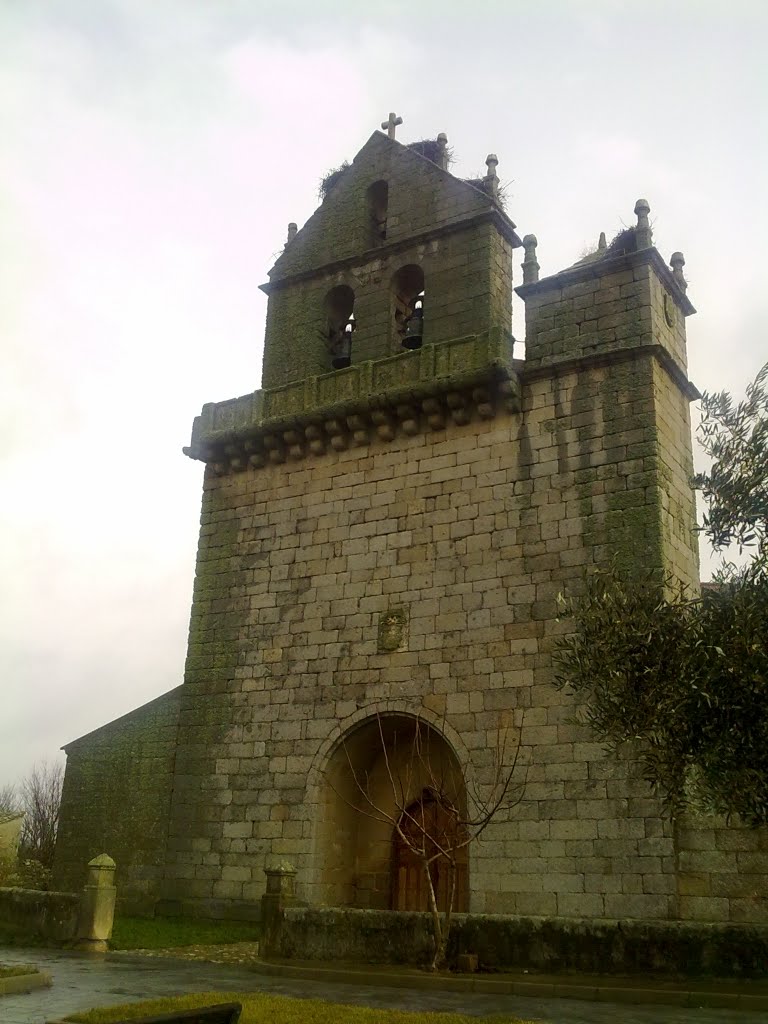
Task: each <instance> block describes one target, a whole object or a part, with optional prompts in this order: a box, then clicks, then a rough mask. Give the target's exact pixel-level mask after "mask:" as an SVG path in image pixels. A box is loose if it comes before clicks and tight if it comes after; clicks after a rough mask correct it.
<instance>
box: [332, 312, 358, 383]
mask: <svg viewBox="0 0 768 1024" xmlns="http://www.w3.org/2000/svg"><path fill="white" fill-rule="evenodd" d="M354 330H355V317H354V315H352V316H351V317H350V318H349V320H347V322H346V324H345V325H344V329H343V330H342V331H339V334H338V340H337V343H336V351H335V352H334V354H333V358H332V359H331V365H332V366H333V368H334V370H343V369H345V367H347V366H349V365H350V364H351V362H352V335H353V333H354Z"/></svg>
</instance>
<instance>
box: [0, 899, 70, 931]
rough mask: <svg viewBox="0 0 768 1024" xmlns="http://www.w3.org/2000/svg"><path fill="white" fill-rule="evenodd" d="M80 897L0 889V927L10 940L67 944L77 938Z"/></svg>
mask: <svg viewBox="0 0 768 1024" xmlns="http://www.w3.org/2000/svg"><path fill="white" fill-rule="evenodd" d="M79 913H80V895H79V894H78V893H74V892H42V891H39V890H37V889H2V888H0V923H1V924H2V925H3V926H4V927H6V928H7V929H8V930H9V931H11V932H13V934H14V936H18V937H20V938H23V937H27V936H28V937H29V938H41V939H49V940H52V941H54V942H70V941H72V940H73V939H75V938H77V925H78V918H79Z"/></svg>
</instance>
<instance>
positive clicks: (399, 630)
mask: <svg viewBox="0 0 768 1024" xmlns="http://www.w3.org/2000/svg"><path fill="white" fill-rule="evenodd" d="M407 642H408V610H407V609H406V608H403V607H402V606H401V607H398V608H388V609H387V611H385V612H382V613H381V615H380V616H379V642H378V651H379V653H386V652H387V651H399V650H400V649H401V648H403V647H405V645H406V644H407Z"/></svg>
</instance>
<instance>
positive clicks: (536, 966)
mask: <svg viewBox="0 0 768 1024" xmlns="http://www.w3.org/2000/svg"><path fill="white" fill-rule="evenodd" d="M431 949H432V933H431V920H430V918H429V915H428V914H421V913H401V912H396V911H376V910H341V909H337V910H320V909H311V908H299V907H289V908H287V909H285V910H284V911H283V912H282V915H281V920H280V923H279V926H278V927H277V928H276V929H275V931H274V934H273V938H272V949H271V950H270V954H271V955H274V956H278V957H284V958H287V959H292V958H296V959H303V960H348V961H365V962H367V963H411V964H414V963H423V962H425V961H427V959H428V957H429V956H430V953H431ZM458 953H477V954H478V956H479V958H480V964H481V967H486V968H490V969H495V968H505V967H513V968H528V969H531V970H536V971H545V972H546V971H581V972H586V973H594V974H645V975H647V974H657V975H680V976H702V975H709V976H722V977H755V978H756V977H765V976H768V928H764V927H754V926H748V925H746V926H745V925H716V924H689V923H680V922H668V923H664V922H661V923H660V922H645V921H629V920H626V921H606V920H603V921H590V920H579V919H572V920H568V919H562V918H561V919H559V920H554V919H548V918H520V917H505V916H502V915H471V914H458V915H456V917H455V919H454V925H453V928H452V931H451V939H450V943H449V960H453V959H454V958H455V957H456V955H457V954H458Z"/></svg>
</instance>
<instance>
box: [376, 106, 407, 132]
mask: <svg viewBox="0 0 768 1024" xmlns="http://www.w3.org/2000/svg"><path fill="white" fill-rule="evenodd" d="M402 123H403V119H402V117H398V116H397V114H396V113H395V112H394V110H391V111H390V112H389V117H388V118H387V120H386V121H382V122H381V130H382V131H384V129H386V132H387V135H388V136H389V137H390V139H394V137H395V129H396V128H397V126H398V125H399V124H402Z"/></svg>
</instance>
